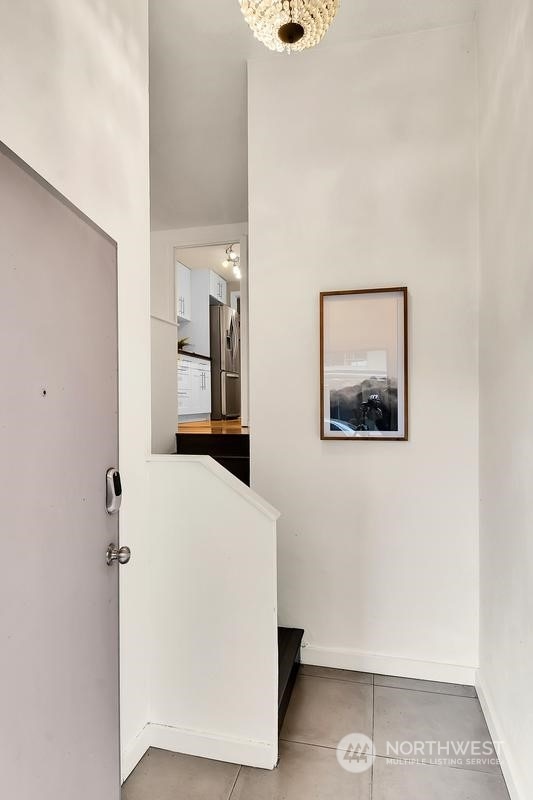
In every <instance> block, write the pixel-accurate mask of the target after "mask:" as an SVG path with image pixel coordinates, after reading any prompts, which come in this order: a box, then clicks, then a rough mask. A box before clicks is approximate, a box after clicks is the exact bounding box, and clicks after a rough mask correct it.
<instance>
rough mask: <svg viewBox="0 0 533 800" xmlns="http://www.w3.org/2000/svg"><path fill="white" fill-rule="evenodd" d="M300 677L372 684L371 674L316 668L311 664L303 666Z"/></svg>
mask: <svg viewBox="0 0 533 800" xmlns="http://www.w3.org/2000/svg"><path fill="white" fill-rule="evenodd" d="M300 675H308V676H309V677H312V678H332V679H333V680H336V681H351V682H352V683H366V684H372V673H371V672H354V671H352V670H350V669H331V668H330V667H314V666H312V665H311V664H302V665H301V667H300Z"/></svg>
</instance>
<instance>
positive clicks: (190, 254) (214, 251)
mask: <svg viewBox="0 0 533 800" xmlns="http://www.w3.org/2000/svg"><path fill="white" fill-rule="evenodd" d="M228 244H233V249H234V251H235V252H236V253H237V255H240V253H241V246H240V244H239V243H238V242H228V243H227V244H212V245H205V246H201V247H176V248H175V250H174V255H175V257H176V259H177V260H178V261H180V262H181V263H182V264H185V266H186V267H189V269H212V270H213V272H216V273H217V274H218V275H220V277H221V278H224V279H225V280H227V281H235V277H234V275H233V272H232V270H231V268H230V267H223V266H222V262H223V261H224V260H225V259H226V248H227V246H228Z"/></svg>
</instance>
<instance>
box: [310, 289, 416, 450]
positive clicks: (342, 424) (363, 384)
mask: <svg viewBox="0 0 533 800" xmlns="http://www.w3.org/2000/svg"><path fill="white" fill-rule="evenodd" d="M320 329H321V331H320V332H321V336H320V339H321V382H320V388H321V392H320V395H321V419H320V432H321V438H322V439H341V440H350V439H351V440H360V439H367V440H368V439H378V440H379V439H390V440H406V439H407V375H408V371H407V289H406V288H405V287H400V288H394V289H355V290H351V291H343V292H322V294H321V295H320Z"/></svg>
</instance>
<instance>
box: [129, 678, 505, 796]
mask: <svg viewBox="0 0 533 800" xmlns="http://www.w3.org/2000/svg"><path fill="white" fill-rule="evenodd" d="M356 732H357V733H359V734H364V735H365V736H368V737H369V738H370V739H372V740H373V742H374V751H375V753H376V758H375V761H374V764H373V766H372V765H371V763H370V759H368V762H366V761H365V757H364V756H363V757H361V756H356V757H353V756H352V758H346V759H344V757H343V756H342V755H341V756H340V761H346V763H347V764H348V766H350V765H351V764H352V763H353V764H355V765H356V769H359V768H360V767H361V766H363V765H364V766H368V768H367V769H364V771H360V772H350V771H348V770H347V769H342V768H341V766H340V765H339V761H338V760H337V753H336V747H337V744H338V743H339V742H340V740H341V739H342V738H343V737H344V736H346V734H348V733H356ZM387 743H389V747H391V746H392V747H396V746H400V747H401V751H400V753H401V754H403V755H404V757H408V758H409V757H411V754H412V753H414V748H415V746H417V747H418V752H419V753H420V755H419V756H418V759H419V760H420V761H423V762H424V763H423V764H419V765H416V766H413V765H409V764H406V763H405V762H404V763H402V764H399V763H397V759H395V758H393V757H392V751H391V750H387ZM422 743H423V745H424V749H423V752H422V750H421V749H420V748H421V747H422ZM467 743H468V748H467V749H466V750H465V749H464V746H465V745H466V744H467ZM484 743H486V745H485V750H484V751H483V752H484V753H485V752H486V751H487V750H488V749H489V743H490V735H489V732H488V729H487V726H486V723H485V720H484V717H483V713H482V711H481V706H480V704H479V701H478V699H477V696H476V692H475V689H474V688H473V687H471V686H460V685H455V684H444V683H435V682H432V681H417V680H411V679H405V678H394V677H386V676H382V675H371V674H368V673H362V672H350V671H348V670H334V669H326V668H321V667H312V666H302V667H301V670H300V675H299V677H298V680H297V683H296V687H295V691H294V694H293V697H292V700H291V705H290V707H289V710H288V713H287V717H286V719H285V724H284V726H283V729H282V732H281V744H280V761H279V765H278V767H277V769H275V770H273V771H272V772H271V771H268V770H259V769H253V768H250V767H239V766H238V765H235V764H225V763H222V762H218V761H209V760H206V759H201V758H196V757H194V756H185V755H180V754H174V753H168V752H165V751H163V750H156V749H151V750H150V751H149V752H148V753H147V754H146V756H145V757H144V758H143V760H142V761H141V762H140V764H139V765H138V767H137V769H136V770H135V771H134V772H133V774H132V775H131V777H130V778H129V779H128V781H126V783H125V784H124V787H123V790H122V800H301V798H305V800H449V799H450V798H453V800H508V798H509V795H508V793H507V789H506V787H505V784H504V781H503V778H502V775H501V770H500V767H499V766H498V764H497V758H496V756H495V754H494V751H492V755H488V756H487V755H485V754H484V755H479V753H478V749H477V748H479V751H480V752H481V749H482V748H483V745H484ZM492 747H493V746H492V743H490V748H491V750H492ZM458 751H460V752H462V756H458V755H457V752H458ZM387 752H388V753H389V756H390V757H389V758H386V757H385V756H386V755H387ZM413 758H416V756H413ZM436 762H437V763H436Z"/></svg>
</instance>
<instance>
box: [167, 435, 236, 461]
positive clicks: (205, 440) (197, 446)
mask: <svg viewBox="0 0 533 800" xmlns="http://www.w3.org/2000/svg"><path fill="white" fill-rule="evenodd" d="M176 446H177V452H178V453H186V454H187V455H204V456H213V457H217V456H219V457H226V458H227V457H228V456H234V457H240V458H250V434H248V433H177V434H176Z"/></svg>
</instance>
